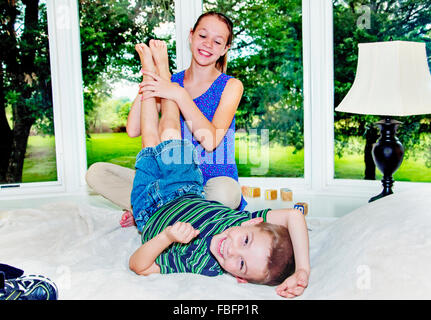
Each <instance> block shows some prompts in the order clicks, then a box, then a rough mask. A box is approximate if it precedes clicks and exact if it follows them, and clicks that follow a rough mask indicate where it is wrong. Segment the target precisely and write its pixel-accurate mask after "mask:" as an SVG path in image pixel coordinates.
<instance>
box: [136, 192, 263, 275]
mask: <svg viewBox="0 0 431 320" xmlns="http://www.w3.org/2000/svg"><path fill="white" fill-rule="evenodd" d="M269 210H270V209H265V210H259V211H255V212H248V211H237V210H233V209H230V208H228V207H226V206H223V205H222V204H220V203H219V202H215V201H208V200H205V199H203V198H202V197H200V196H198V195H195V194H187V195H184V196H183V197H180V198H178V199H175V200H173V201H170V202H169V203H167V204H166V205H164V206H163V207H161V208H160V209H159V210H157V211H156V212H155V213H154V214H153V215H152V216H151V218H150V219H149V220H148V222H147V223H146V225H145V226H144V229H143V231H142V243H144V242H146V241H148V240H150V239H152V238H154V237H155V236H156V235H157V234H159V233H160V232H161V231H163V230H164V229H165V228H166V227H168V226H170V225H173V224H174V223H175V222H177V221H181V222H188V223H190V224H191V225H192V226H193V227H194V228H195V229H198V230H199V231H200V233H199V235H198V236H197V237H196V238H195V239H193V240H192V241H191V242H190V243H188V244H182V243H174V244H172V245H171V246H170V247H169V248H167V249H166V250H165V251H163V252H162V254H160V255H159V257H157V259H156V263H157V264H158V265H159V267H160V273H179V272H192V273H198V274H203V275H207V276H217V275H220V274H222V273H223V269H222V268H221V267H220V265H219V264H218V262H217V260H216V259H215V257H214V256H213V255H212V254H211V252H210V243H211V239H212V237H213V236H214V235H216V234H219V233H221V232H223V231H224V230H226V229H228V228H230V227H233V226H238V225H240V224H241V223H242V222H244V221H247V220H250V219H253V218H256V217H262V218H263V220H264V221H266V214H267V212H268V211H269Z"/></svg>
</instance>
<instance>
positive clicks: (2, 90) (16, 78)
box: [0, 0, 52, 183]
mask: <svg viewBox="0 0 431 320" xmlns="http://www.w3.org/2000/svg"><path fill="white" fill-rule="evenodd" d="M0 10H1V13H2V17H4V18H2V20H1V29H0V46H1V55H0V61H1V68H0V69H1V71H0V72H1V74H0V103H1V105H0V134H1V135H2V139H1V140H0V151H1V157H0V183H4V182H16V181H21V177H22V167H23V164H24V156H25V150H26V147H27V139H28V136H29V133H30V128H31V127H32V126H33V125H34V124H35V123H36V121H37V120H38V119H43V118H51V119H52V105H51V103H52V102H51V101H52V97H51V79H50V74H49V71H48V70H49V49H48V36H47V28H46V8H45V6H44V5H43V4H39V1H37V0H23V1H22V2H18V1H6V0H1V2H0ZM39 11H40V12H41V14H40V18H39ZM8 105H10V106H12V111H13V128H10V126H9V124H8V122H7V119H6V112H5V110H6V106H8Z"/></svg>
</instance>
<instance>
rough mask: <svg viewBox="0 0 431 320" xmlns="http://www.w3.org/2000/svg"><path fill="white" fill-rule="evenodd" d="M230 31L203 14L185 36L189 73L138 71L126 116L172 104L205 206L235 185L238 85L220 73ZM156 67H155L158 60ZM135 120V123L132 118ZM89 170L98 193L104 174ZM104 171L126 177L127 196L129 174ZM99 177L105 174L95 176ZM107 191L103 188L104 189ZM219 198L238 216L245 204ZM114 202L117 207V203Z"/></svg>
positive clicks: (135, 129)
mask: <svg viewBox="0 0 431 320" xmlns="http://www.w3.org/2000/svg"><path fill="white" fill-rule="evenodd" d="M232 29H233V25H232V22H231V21H230V20H229V18H227V17H226V16H225V15H223V14H221V13H217V12H207V13H204V14H202V15H201V16H200V17H199V18H198V20H197V21H196V23H195V25H194V27H193V29H192V30H191V31H190V34H189V39H188V40H189V43H190V49H191V53H192V61H191V63H190V67H189V68H188V69H186V70H183V71H181V72H179V73H176V74H174V75H172V77H171V81H169V80H168V79H166V78H165V77H161V76H160V75H158V74H156V73H155V72H151V71H145V70H143V71H142V73H143V74H144V80H143V82H142V83H141V84H140V88H141V90H140V93H139V95H138V96H137V97H136V99H135V101H134V104H133V106H132V110H131V113H132V112H139V110H140V107H139V106H140V101H141V100H142V99H148V98H152V97H156V98H161V99H168V100H171V101H174V102H175V103H176V104H177V106H178V108H179V110H180V112H181V133H182V136H183V138H185V139H188V140H191V141H192V143H193V144H194V145H195V146H197V148H198V150H199V151H200V152H199V153H200V154H199V156H200V162H201V164H200V169H201V171H202V174H203V177H204V185H205V191H206V194H207V196H206V198H207V199H209V200H211V199H212V198H211V195H215V194H218V196H219V197H220V195H219V193H223V191H224V188H223V183H226V181H229V180H232V179H234V180H235V181H237V180H238V170H237V166H236V163H235V145H234V143H235V137H234V134H235V117H234V116H235V112H236V110H237V108H238V105H239V102H240V100H241V97H242V94H243V86H242V83H241V81H239V80H237V79H235V78H233V77H231V76H228V75H226V74H225V73H224V72H225V71H226V63H227V51H228V50H229V48H230V46H231V43H232V37H233V33H232ZM154 43H158V44H160V42H157V41H156V42H153V46H152V47H155V45H154ZM150 45H151V43H150ZM155 62H156V66H157V59H155ZM156 69H157V68H156ZM134 118H135V119H139V117H136V116H135V117H134ZM127 129H128V134H129V135H130V136H138V135H139V134H140V127H139V122H137V123H136V124H133V123H131V124H130V125H129V123H128V128H127ZM93 166H94V167H95V168H93ZM93 166H92V167H90V168H89V172H88V173H87V182H88V183H89V185H90V186H91V187H93V189H95V190H96V191H98V192H99V190H97V189H98V188H97V186H96V185H95V183H94V180H98V179H94V178H95V177H96V178H99V179H100V178H101V177H102V176H103V177H106V171H107V170H106V169H105V170H103V169H102V168H101V167H102V165H101V164H94V165H93ZM106 166H107V167H109V171H110V174H111V175H116V176H117V177H120V180H121V177H122V176H124V177H126V176H127V182H126V179H122V180H123V181H122V184H123V185H125V184H128V187H127V188H126V189H127V191H123V193H126V194H127V193H128V194H129V195H130V190H131V188H132V181H133V174H132V173H131V172H130V171H127V172H126V171H125V170H123V169H120V168H118V166H115V165H112V164H109V165H108V164H107V165H106ZM93 169H97V170H93ZM100 171H105V173H104V174H100V173H101V172H100ZM122 171H124V172H122ZM99 172H100V173H99ZM226 177H228V178H226ZM229 182H230V181H229ZM98 185H99V187H101V186H102V183H100V181H99V183H98ZM106 185H107V184H106V183H104V184H103V187H106ZM117 186H118V183H117ZM238 188H239V187H238ZM226 189H231V188H226ZM117 191H118V188H117V190H116V192H115V194H116V195H118V194H119V193H118V192H117ZM99 193H101V194H102V195H105V194H106V192H99ZM224 196H225V199H224V200H225V201H222V202H223V203H224V204H225V205H228V206H230V207H233V208H235V209H238V210H242V209H244V207H245V206H246V204H247V203H246V202H245V200H244V198H243V197H242V196H241V193H240V192H239V193H238V194H237V195H224ZM105 197H107V196H106V195H105ZM219 197H218V199H219ZM232 197H233V198H232ZM107 198H108V199H110V198H109V197H107ZM129 198H130V197H129ZM214 199H216V197H214ZM111 200H113V201H114V199H111ZM128 201H130V199H128ZM114 202H115V203H117V204H119V201H114ZM122 202H123V203H122V207H123V208H124V209H130V205H129V206H125V205H124V201H122ZM128 216H130V215H128V214H125V215H123V219H122V221H121V222H120V223H121V224H122V225H123V226H126V225H127V221H130V220H128V219H127V217H128Z"/></svg>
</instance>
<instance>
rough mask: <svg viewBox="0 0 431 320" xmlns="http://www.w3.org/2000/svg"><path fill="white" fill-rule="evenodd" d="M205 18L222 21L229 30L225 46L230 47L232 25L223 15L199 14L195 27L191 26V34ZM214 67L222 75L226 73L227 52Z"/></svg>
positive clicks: (210, 12)
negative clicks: (214, 18)
mask: <svg viewBox="0 0 431 320" xmlns="http://www.w3.org/2000/svg"><path fill="white" fill-rule="evenodd" d="M205 17H216V18H218V19H219V20H220V21H222V22H224V23H225V24H226V26H227V29H228V30H229V36H228V38H227V41H226V46H230V45H231V43H232V39H233V23H232V21H231V20H230V19H229V18H228V17H227V16H225V15H224V14H223V13H220V12H215V11H208V12H205V13H203V14H201V15H200V17H199V18H198V20H197V21H196V23H195V25H194V26H193V32H195V30H196V28H197V26H198V25H199V22H200V21H201V20H202V19H203V18H205ZM215 66H216V68H217V69H218V70H219V71H221V72H223V73H225V72H226V69H227V52H226V54H224V55H223V56H221V57H220V58H219V59H218V60H217V62H216V65H215Z"/></svg>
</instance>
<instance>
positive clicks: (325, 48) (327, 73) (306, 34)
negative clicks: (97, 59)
mask: <svg viewBox="0 0 431 320" xmlns="http://www.w3.org/2000/svg"><path fill="white" fill-rule="evenodd" d="M201 12H202V0H190V1H181V0H175V15H176V17H175V23H176V38H177V66H178V70H180V69H184V68H186V67H188V63H189V61H190V53H189V50H188V42H185V41H184V39H187V37H188V33H189V30H190V28H191V27H192V26H193V23H194V21H195V20H196V19H197V17H198V16H199V15H200V14H201ZM47 14H48V32H49V45H50V57H51V74H52V90H53V106H54V128H55V141H56V156H57V173H58V181H56V182H41V183H23V184H20V188H5V189H1V190H0V197H1V198H2V199H7V198H16V197H18V198H19V197H29V196H32V197H36V196H39V197H40V196H52V194H57V195H64V194H67V195H70V194H80V193H88V191H89V189H88V187H87V186H86V183H85V173H86V170H87V160H86V136H85V119H84V101H83V87H82V85H83V81H82V68H81V53H80V36H79V12H78V2H77V0H47ZM332 14H333V4H332V1H331V0H318V1H315V0H302V19H303V20H302V26H303V34H302V37H303V67H304V73H303V77H304V81H303V83H304V87H303V95H304V101H303V105H304V178H280V177H273V178H260V177H240V178H239V181H240V183H241V184H245V185H258V186H260V187H261V188H268V189H269V188H272V189H274V188H281V187H290V188H292V189H294V190H295V192H301V193H308V194H315V195H332V196H350V197H355V196H357V197H366V196H371V195H374V194H377V193H379V192H380V191H381V189H382V187H381V183H380V181H377V180H376V181H366V180H353V179H352V180H349V179H334V97H333V92H334V75H333V66H334V61H333V16H332ZM421 184H426V183H420V182H403V181H397V182H396V183H395V184H394V191H395V192H397V191H401V190H405V189H408V188H411V187H413V186H416V185H421Z"/></svg>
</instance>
